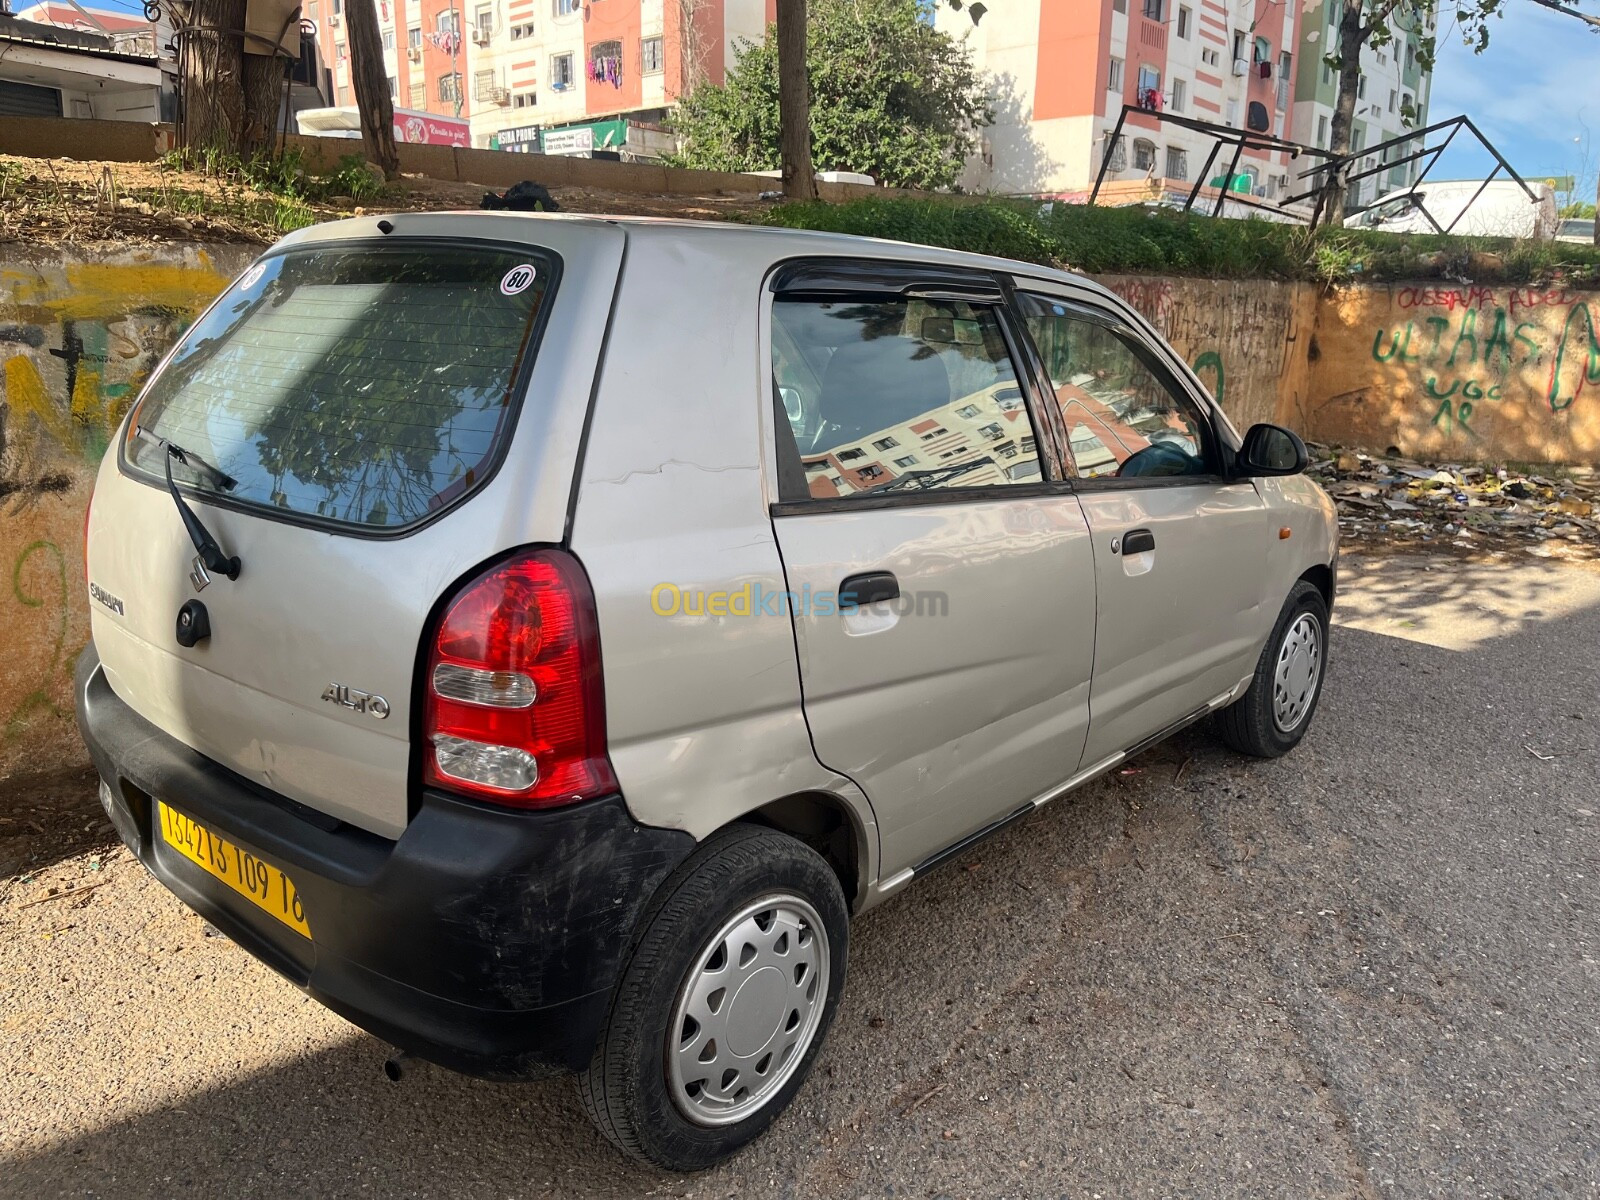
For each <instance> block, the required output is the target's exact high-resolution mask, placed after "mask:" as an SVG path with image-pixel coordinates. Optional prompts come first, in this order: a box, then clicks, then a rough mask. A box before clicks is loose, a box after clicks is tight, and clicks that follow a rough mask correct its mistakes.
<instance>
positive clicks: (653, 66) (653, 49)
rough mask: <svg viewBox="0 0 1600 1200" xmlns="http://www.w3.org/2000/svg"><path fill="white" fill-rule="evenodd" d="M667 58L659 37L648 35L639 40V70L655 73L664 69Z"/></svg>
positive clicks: (646, 73)
mask: <svg viewBox="0 0 1600 1200" xmlns="http://www.w3.org/2000/svg"><path fill="white" fill-rule="evenodd" d="M665 66H666V59H665V56H664V55H663V53H662V49H661V39H660V38H659V37H647V38H644V39H642V40H641V41H640V42H639V71H640V73H641V74H644V75H653V74H655V73H656V72H657V71H660V70H662V69H664V68H665Z"/></svg>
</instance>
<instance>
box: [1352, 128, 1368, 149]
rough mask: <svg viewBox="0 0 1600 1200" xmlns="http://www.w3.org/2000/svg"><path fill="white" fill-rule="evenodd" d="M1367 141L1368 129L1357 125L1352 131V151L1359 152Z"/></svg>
mask: <svg viewBox="0 0 1600 1200" xmlns="http://www.w3.org/2000/svg"><path fill="white" fill-rule="evenodd" d="M1366 140H1367V127H1366V126H1365V125H1357V126H1356V127H1355V128H1354V129H1352V130H1351V131H1350V149H1352V150H1359V149H1361V147H1362V145H1363V144H1365V142H1366Z"/></svg>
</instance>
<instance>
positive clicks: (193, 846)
mask: <svg viewBox="0 0 1600 1200" xmlns="http://www.w3.org/2000/svg"><path fill="white" fill-rule="evenodd" d="M156 810H157V813H158V815H159V816H160V818H161V840H162V841H164V842H166V843H167V845H169V846H171V847H172V848H173V849H174V850H176V851H177V852H178V853H179V854H181V855H183V856H184V857H185V858H187V859H188V860H189V861H190V862H192V863H194V864H195V865H197V866H199V867H201V868H203V869H204V870H205V871H207V872H208V873H209V874H211V875H214V876H215V877H216V878H218V879H220V880H222V882H223V883H225V884H227V885H228V886H229V887H231V888H232V889H233V890H234V891H236V892H238V893H239V895H241V896H243V897H244V898H245V899H246V900H248V901H250V903H252V904H254V905H255V906H256V907H257V908H259V909H260V910H261V911H262V912H264V913H267V914H268V915H270V916H273V917H276V918H277V919H278V920H280V921H282V922H283V923H284V924H285V925H287V926H288V927H289V928H290V929H292V930H294V931H295V932H296V933H299V934H303V935H304V936H306V937H310V936H311V926H309V925H307V924H306V914H305V910H304V908H303V907H302V906H301V904H300V896H299V893H297V892H296V891H295V890H294V884H293V883H292V882H291V881H290V879H289V877H288V876H287V875H285V874H284V873H283V872H282V871H280V870H278V868H277V867H275V866H273V865H272V864H271V863H267V862H262V861H261V859H259V858H257V857H256V856H255V855H254V854H251V853H250V852H249V851H248V850H241V849H240V848H239V847H238V846H235V845H234V844H233V843H232V842H230V841H228V840H227V839H226V838H222V837H219V836H218V835H216V834H215V833H212V832H211V830H209V829H207V828H206V827H205V826H204V825H200V824H197V823H196V822H194V821H191V820H190V819H189V818H188V817H186V816H184V815H183V814H182V813H181V812H179V811H178V810H177V809H174V808H168V807H167V806H166V805H165V804H160V803H158V804H157V805H156Z"/></svg>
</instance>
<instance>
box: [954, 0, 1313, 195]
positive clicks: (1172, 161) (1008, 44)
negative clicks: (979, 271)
mask: <svg viewBox="0 0 1600 1200" xmlns="http://www.w3.org/2000/svg"><path fill="white" fill-rule="evenodd" d="M1299 9H1300V5H1299V4H1298V3H1286V2H1285V0H1016V2H1013V0H1007V3H1005V4H994V5H990V6H989V9H988V11H987V12H986V13H985V14H984V17H983V21H982V22H981V24H979V25H978V26H976V27H972V26H971V23H970V21H969V20H968V19H967V18H966V17H965V16H963V15H962V14H958V13H948V12H941V13H940V14H939V16H938V18H937V20H938V23H939V25H940V27H941V28H944V29H945V30H946V31H947V32H949V33H951V34H953V35H956V36H961V37H965V38H966V39H967V41H968V44H969V45H970V46H971V48H972V51H973V53H974V56H975V59H976V61H977V63H978V65H979V66H980V68H982V69H983V70H984V72H985V73H986V74H987V75H988V76H989V77H990V79H991V82H992V86H993V89H994V94H995V98H996V104H995V117H996V124H995V125H994V126H992V127H990V128H988V129H986V130H985V131H984V134H983V139H982V145H981V148H980V152H979V154H978V155H977V156H976V157H975V158H974V160H973V161H972V162H971V163H969V165H968V170H967V174H966V177H965V179H964V182H965V183H966V185H967V186H968V187H972V188H976V189H981V190H987V191H997V192H1015V193H1026V194H1034V195H1053V196H1065V197H1067V198H1077V197H1078V196H1079V195H1081V194H1082V193H1084V192H1086V191H1087V189H1088V188H1089V186H1090V185H1091V184H1092V183H1093V181H1094V178H1095V175H1096V173H1097V172H1098V171H1099V169H1100V164H1101V161H1102V158H1104V157H1109V159H1110V165H1109V168H1108V173H1107V178H1108V179H1110V180H1113V181H1119V180H1139V179H1152V180H1160V179H1166V180H1170V181H1173V182H1174V183H1180V184H1187V185H1192V183H1193V180H1194V178H1195V175H1196V173H1198V172H1199V171H1201V170H1202V168H1204V167H1205V160H1206V156H1207V155H1208V153H1209V152H1210V149H1211V146H1212V145H1213V144H1214V141H1215V139H1212V138H1209V137H1206V136H1205V135H1203V134H1199V133H1194V132H1191V131H1188V130H1184V129H1181V128H1179V127H1177V126H1174V125H1170V124H1169V125H1163V124H1162V123H1161V122H1159V121H1158V120H1157V119H1156V117H1155V113H1156V112H1158V111H1165V112H1170V113H1176V114H1180V115H1183V116H1187V117H1194V118H1198V119H1200V120H1204V121H1214V122H1220V123H1225V124H1228V125H1232V126H1234V127H1235V128H1238V129H1251V130H1255V131H1258V132H1261V133H1270V134H1274V135H1276V136H1278V137H1293V136H1294V135H1295V125H1294V111H1293V91H1292V84H1291V80H1292V78H1293V72H1294V69H1295V60H1296V56H1297V53H1298V48H1297V42H1296V39H1297V36H1298V32H1299V30H1298V22H1299V20H1300V12H1299ZM1125 104H1131V105H1136V106H1138V107H1139V108H1140V109H1142V110H1143V111H1141V112H1137V113H1134V114H1132V115H1130V116H1129V118H1128V120H1127V122H1126V124H1125V126H1124V135H1123V137H1122V138H1121V139H1120V140H1119V142H1118V143H1117V144H1115V145H1112V144H1111V143H1110V135H1111V132H1112V129H1113V127H1114V126H1115V125H1116V123H1117V117H1118V116H1119V114H1120V113H1121V111H1122V107H1123V105H1125ZM1286 162H1287V160H1286V159H1285V158H1284V157H1283V156H1281V155H1272V154H1264V153H1249V154H1246V155H1245V156H1244V157H1243V158H1242V159H1241V160H1240V163H1239V168H1238V176H1239V178H1237V179H1236V180H1235V182H1234V185H1233V188H1232V190H1234V191H1237V192H1243V191H1246V190H1248V191H1249V192H1251V193H1253V194H1255V195H1258V196H1261V197H1263V198H1275V197H1277V196H1278V195H1280V194H1281V193H1282V189H1283V188H1284V187H1285V186H1286V183H1285V180H1284V174H1285V172H1286V169H1287V167H1286ZM1227 166H1228V164H1227V163H1226V162H1221V163H1214V164H1212V169H1211V170H1209V171H1208V174H1209V175H1211V176H1216V177H1217V180H1218V184H1219V186H1220V185H1221V184H1222V183H1224V182H1225V180H1224V179H1223V178H1222V177H1223V176H1224V175H1225V174H1226V172H1227Z"/></svg>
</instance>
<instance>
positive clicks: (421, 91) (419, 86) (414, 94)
mask: <svg viewBox="0 0 1600 1200" xmlns="http://www.w3.org/2000/svg"><path fill="white" fill-rule="evenodd" d="M407 90H408V92H409V94H410V101H411V107H412V108H414V109H416V110H417V111H418V112H421V111H422V110H423V109H425V108H427V107H428V85H427V84H425V83H413V84H412V85H411V86H410V88H409V89H407Z"/></svg>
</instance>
